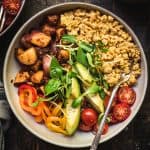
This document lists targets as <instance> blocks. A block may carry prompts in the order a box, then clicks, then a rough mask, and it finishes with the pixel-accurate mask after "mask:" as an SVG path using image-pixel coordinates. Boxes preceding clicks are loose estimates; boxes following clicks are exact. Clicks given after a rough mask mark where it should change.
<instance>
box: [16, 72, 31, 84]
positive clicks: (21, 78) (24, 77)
mask: <svg viewBox="0 0 150 150" xmlns="http://www.w3.org/2000/svg"><path fill="white" fill-rule="evenodd" d="M29 78H30V75H29V73H28V72H27V71H24V72H18V73H17V75H16V77H15V80H14V85H19V84H21V83H24V82H27V81H28V80H29Z"/></svg>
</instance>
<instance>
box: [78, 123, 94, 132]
mask: <svg viewBox="0 0 150 150" xmlns="http://www.w3.org/2000/svg"><path fill="white" fill-rule="evenodd" d="M79 130H81V131H84V132H89V131H91V130H92V126H87V125H85V124H84V123H83V122H81V123H80V124H79Z"/></svg>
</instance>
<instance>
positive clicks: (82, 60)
mask: <svg viewBox="0 0 150 150" xmlns="http://www.w3.org/2000/svg"><path fill="white" fill-rule="evenodd" d="M76 60H77V61H78V62H79V63H81V64H82V65H84V66H86V67H88V61H87V57H86V53H85V52H84V51H83V50H82V49H81V48H79V49H78V51H77V57H76Z"/></svg>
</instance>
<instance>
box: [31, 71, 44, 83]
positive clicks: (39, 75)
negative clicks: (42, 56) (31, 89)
mask: <svg viewBox="0 0 150 150" xmlns="http://www.w3.org/2000/svg"><path fill="white" fill-rule="evenodd" d="M43 76H44V72H43V71H42V70H39V71H37V72H36V73H34V74H33V75H32V76H31V81H32V82H33V83H36V84H39V83H41V81H42V80H43Z"/></svg>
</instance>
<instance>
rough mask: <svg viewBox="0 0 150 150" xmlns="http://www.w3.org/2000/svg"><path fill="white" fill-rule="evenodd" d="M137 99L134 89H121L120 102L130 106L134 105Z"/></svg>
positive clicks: (125, 87) (126, 87)
mask: <svg viewBox="0 0 150 150" xmlns="http://www.w3.org/2000/svg"><path fill="white" fill-rule="evenodd" d="M135 99H136V93H135V91H134V90H133V88H130V87H128V86H124V87H121V88H120V89H119V91H118V100H119V101H120V102H123V103H127V104H128V105H133V104H134V102H135Z"/></svg>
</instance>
